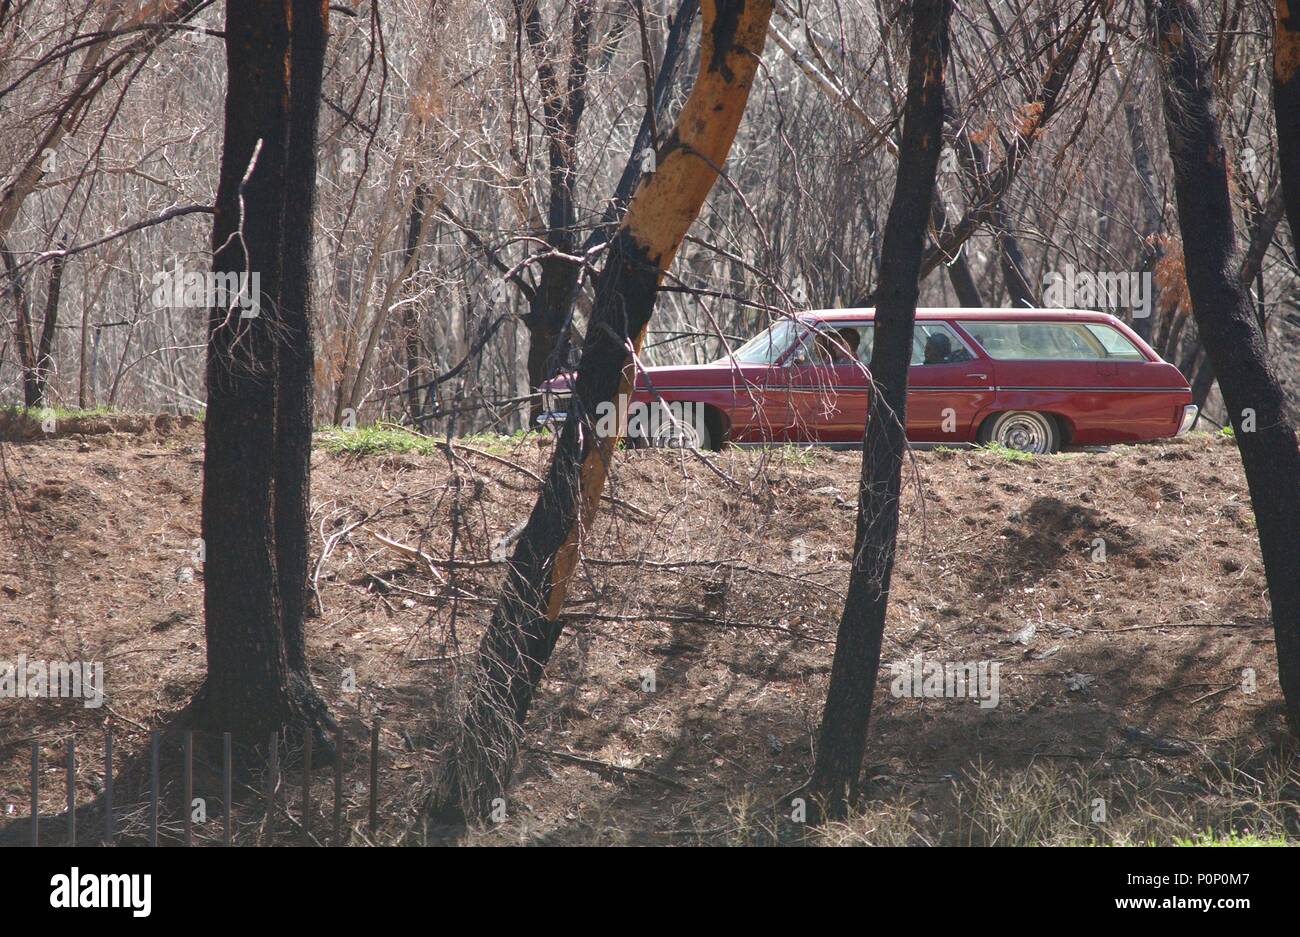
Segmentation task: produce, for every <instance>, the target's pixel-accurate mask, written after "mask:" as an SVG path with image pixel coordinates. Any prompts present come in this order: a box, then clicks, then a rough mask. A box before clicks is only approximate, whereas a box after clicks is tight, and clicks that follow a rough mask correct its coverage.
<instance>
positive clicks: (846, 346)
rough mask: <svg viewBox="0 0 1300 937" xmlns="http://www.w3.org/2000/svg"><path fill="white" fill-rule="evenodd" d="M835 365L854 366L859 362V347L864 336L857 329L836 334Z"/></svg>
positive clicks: (840, 331)
mask: <svg viewBox="0 0 1300 937" xmlns="http://www.w3.org/2000/svg"><path fill="white" fill-rule="evenodd" d="M835 338H836V342H835V363H836V364H853V363H854V362H856V361H857V360H858V346H859V345H860V344H862V336H861V335H860V334H859V333H858V330H857V329H840V330H839V331H837V332H836V333H835Z"/></svg>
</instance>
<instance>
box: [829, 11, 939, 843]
mask: <svg viewBox="0 0 1300 937" xmlns="http://www.w3.org/2000/svg"><path fill="white" fill-rule="evenodd" d="M950 11H951V4H950V2H949V0H917V2H916V3H914V4H913V7H912V39H911V58H910V64H909V66H908V77H907V103H906V105H905V109H904V116H903V142H902V146H901V152H900V153H899V162H898V181H897V183H896V184H895V186H894V198H893V202H892V203H891V205H890V207H889V218H888V220H887V221H886V223H885V235H884V240H883V242H882V245H881V255H880V285H879V288H878V289H877V290H876V297H877V302H876V318H875V322H876V329H875V331H876V342H875V347H874V349H873V350H872V355H871V376H872V382H873V384H874V387H873V388H872V394H871V402H870V405H869V407H868V415H867V425H866V436H865V439H864V440H863V444H862V481H861V484H860V486H859V488H858V520H857V536H856V541H855V546H854V550H853V565H852V569H851V572H850V574H849V591H848V596H847V598H846V599H845V602H844V613H843V615H842V616H841V618H840V627H839V633H838V635H837V636H836V641H835V659H834V662H833V664H832V666H831V681H830V687H829V689H828V691H827V695H826V707H825V709H824V710H823V712H822V722H821V728H820V730H819V731H818V733H817V757H816V761H815V763H814V766H813V776H812V781H811V782H810V786H809V793H810V795H811V797H812V800H813V803H812V807H813V810H814V813H815V815H817V816H820V817H823V818H830V819H837V818H840V817H843V816H844V815H845V813H846V812H847V811H848V809H849V806H850V805H851V803H852V801H853V800H854V799H855V798H856V796H857V792H858V782H859V776H860V775H861V773H862V757H863V754H864V752H865V750H866V744H867V726H868V723H869V722H870V719H871V699H872V695H873V694H874V693H875V688H876V672H877V670H878V669H879V667H880V643H881V639H882V638H883V636H884V632H885V610H886V608H887V606H888V604H889V581H890V576H891V575H892V573H893V567H894V544H895V538H896V536H897V533H898V501H899V491H900V486H901V478H902V464H903V455H904V451H905V447H906V438H905V436H904V426H905V424H906V422H907V369H908V364H909V362H910V361H911V357H912V326H913V323H914V321H915V318H916V301H917V295H918V292H919V278H920V272H921V254H922V250H923V249H924V246H925V231H926V225H925V222H926V218H927V216H928V211H927V209H928V206H929V205H930V203H931V201H932V200H933V198H934V180H935V171H936V170H937V168H938V163H939V153H940V150H941V148H942V146H943V135H942V131H943V88H944V66H945V63H946V62H947V58H948V19H949V14H950Z"/></svg>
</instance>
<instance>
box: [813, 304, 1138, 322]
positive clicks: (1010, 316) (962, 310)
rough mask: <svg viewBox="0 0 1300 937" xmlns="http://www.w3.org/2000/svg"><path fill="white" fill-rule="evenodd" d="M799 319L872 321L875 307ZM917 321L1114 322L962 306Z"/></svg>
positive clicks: (923, 314) (1087, 312)
mask: <svg viewBox="0 0 1300 937" xmlns="http://www.w3.org/2000/svg"><path fill="white" fill-rule="evenodd" d="M798 315H799V317H800V318H805V317H806V318H809V319H817V320H818V321H821V322H845V321H852V320H855V319H874V318H875V315H876V310H875V307H874V306H863V307H860V308H855V309H809V310H807V311H805V312H800V313H798ZM916 318H917V319H918V320H919V321H925V320H931V319H988V320H995V321H1003V322H1006V321H1016V322H1113V321H1114V316H1112V315H1110V314H1109V313H1105V312H1097V311H1096V310H1091V309H1024V308H1019V309H972V308H969V307H964V306H945V307H933V308H923V309H917V310H916Z"/></svg>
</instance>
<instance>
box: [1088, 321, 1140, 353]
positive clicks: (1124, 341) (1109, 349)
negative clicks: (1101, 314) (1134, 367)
mask: <svg viewBox="0 0 1300 937" xmlns="http://www.w3.org/2000/svg"><path fill="white" fill-rule="evenodd" d="M1084 328H1086V329H1087V330H1088V331H1089V332H1091V333H1092V336H1093V338H1095V339H1097V341H1099V342H1101V344H1102V347H1103V348H1105V349H1106V357H1107V358H1119V359H1121V360H1123V361H1145V360H1146V355H1144V354H1142V352H1141V350H1140V349H1139V348H1138V347H1137V345H1134V344H1133V343H1132V342H1131V341H1129V339H1128V337H1127V336H1125V335H1124V334H1123V333H1122V332H1120V331H1119V330H1118V329H1116V328H1114V327H1113V326H1109V325H1102V324H1101V323H1100V322H1088V323H1086V324H1085V325H1084Z"/></svg>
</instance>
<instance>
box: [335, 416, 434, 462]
mask: <svg viewBox="0 0 1300 937" xmlns="http://www.w3.org/2000/svg"><path fill="white" fill-rule="evenodd" d="M316 438H317V441H318V443H319V444H320V445H321V446H322V447H323V448H324V449H325V451H326V452H332V453H335V454H338V455H383V454H400V455H409V454H412V453H414V454H415V455H433V453H435V452H437V451H438V446H437V443H436V441H435V440H434V439H433V437H431V436H421V435H420V434H419V433H413V432H411V431H410V430H407V429H403V428H401V427H400V426H393V425H391V424H386V423H377V424H371V425H370V426H355V427H352V428H351V429H345V428H344V427H342V426H329V427H326V428H325V429H323V430H321V431H320V432H318V433H317V434H316Z"/></svg>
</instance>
